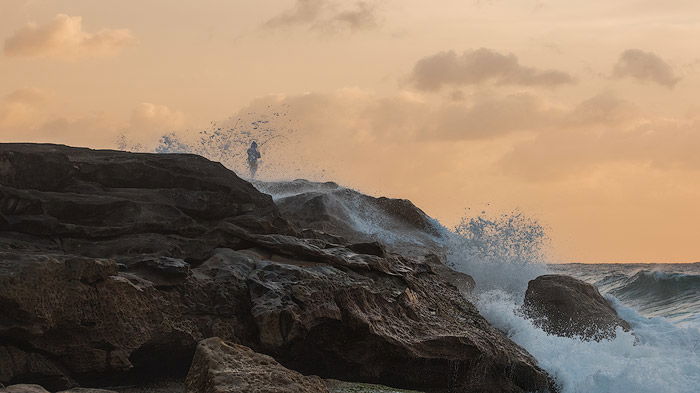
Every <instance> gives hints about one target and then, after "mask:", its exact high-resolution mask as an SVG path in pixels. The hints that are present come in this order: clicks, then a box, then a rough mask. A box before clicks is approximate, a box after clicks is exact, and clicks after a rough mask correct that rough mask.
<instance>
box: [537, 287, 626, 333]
mask: <svg viewBox="0 0 700 393" xmlns="http://www.w3.org/2000/svg"><path fill="white" fill-rule="evenodd" d="M523 310H524V312H525V313H526V314H527V315H528V316H529V317H530V318H532V319H533V320H534V321H535V323H536V324H537V325H538V326H539V327H541V328H542V329H544V330H545V331H546V332H549V333H551V334H556V335H559V336H564V337H572V336H580V337H583V338H585V339H589V340H590V339H593V340H596V341H600V340H602V339H606V338H612V337H615V329H616V328H617V327H618V326H620V327H622V328H623V329H624V330H626V331H628V330H630V325H629V323H627V321H625V320H623V319H621V318H620V317H618V315H617V313H616V312H615V309H613V308H612V306H610V304H609V303H608V302H607V300H605V298H603V296H601V294H600V292H598V289H597V288H596V287H594V286H593V285H591V284H589V283H586V282H584V281H581V280H578V279H576V278H573V277H569V276H564V275H558V274H549V275H544V276H539V277H537V278H536V279H534V280H532V281H530V282H529V283H528V286H527V291H526V292H525V302H524V304H523Z"/></svg>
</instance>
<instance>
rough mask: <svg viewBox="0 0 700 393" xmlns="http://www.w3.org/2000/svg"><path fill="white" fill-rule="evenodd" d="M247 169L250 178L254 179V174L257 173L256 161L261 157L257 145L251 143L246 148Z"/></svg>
mask: <svg viewBox="0 0 700 393" xmlns="http://www.w3.org/2000/svg"><path fill="white" fill-rule="evenodd" d="M247 152H248V168H249V169H250V178H251V179H255V172H257V171H258V159H260V157H261V155H260V152H259V151H258V144H257V143H256V142H255V141H253V143H251V144H250V147H249V148H248V151H247Z"/></svg>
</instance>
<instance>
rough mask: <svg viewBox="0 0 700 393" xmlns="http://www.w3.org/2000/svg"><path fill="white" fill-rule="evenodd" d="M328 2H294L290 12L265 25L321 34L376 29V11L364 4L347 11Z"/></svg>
mask: <svg viewBox="0 0 700 393" xmlns="http://www.w3.org/2000/svg"><path fill="white" fill-rule="evenodd" d="M338 4H342V3H336V2H331V1H329V0H297V2H296V4H295V5H294V6H293V7H292V8H291V9H289V10H286V11H284V12H282V13H281V14H279V15H277V16H275V17H273V18H272V19H270V20H268V21H267V22H265V24H264V27H266V28H270V29H279V28H288V27H295V26H301V27H306V28H308V29H309V30H316V31H322V32H331V33H339V32H344V31H346V32H356V31H360V30H367V29H373V28H376V27H378V26H379V18H378V16H377V14H376V7H375V6H374V5H373V4H371V3H369V2H366V1H357V2H354V3H352V6H351V7H350V8H340V7H339V5H338Z"/></svg>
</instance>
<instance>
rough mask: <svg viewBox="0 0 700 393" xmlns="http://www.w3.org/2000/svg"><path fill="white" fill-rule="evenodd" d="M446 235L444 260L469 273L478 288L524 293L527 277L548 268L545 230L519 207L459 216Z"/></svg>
mask: <svg viewBox="0 0 700 393" xmlns="http://www.w3.org/2000/svg"><path fill="white" fill-rule="evenodd" d="M449 239H450V240H449V243H448V246H447V249H448V255H447V263H448V264H449V265H450V266H451V267H453V268H454V269H456V270H459V271H461V272H463V273H467V274H469V275H471V276H472V277H473V278H474V280H475V281H476V283H477V290H479V291H487V290H494V289H499V290H503V291H506V292H509V293H524V292H525V289H526V288H527V283H528V281H530V280H532V279H533V278H535V277H537V276H539V275H542V274H545V273H546V272H547V269H546V265H545V264H544V262H545V247H546V245H547V244H548V238H547V236H546V231H545V229H544V227H543V226H542V225H541V224H540V223H539V222H538V221H537V220H536V219H534V218H531V217H527V216H525V215H524V214H523V213H522V212H520V211H514V212H511V213H503V214H500V215H497V216H495V217H492V218H491V217H488V216H483V215H482V216H477V217H465V218H462V220H461V221H460V223H459V224H458V225H457V226H456V227H455V228H454V230H453V231H452V236H450V238H449Z"/></svg>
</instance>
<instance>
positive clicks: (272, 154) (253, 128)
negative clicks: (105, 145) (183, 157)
mask: <svg viewBox="0 0 700 393" xmlns="http://www.w3.org/2000/svg"><path fill="white" fill-rule="evenodd" d="M268 109H269V111H268V112H266V113H258V112H247V113H240V114H238V115H237V116H234V117H231V118H229V119H227V120H225V121H223V122H221V123H217V122H212V123H210V124H209V126H208V127H207V128H205V129H203V130H199V131H196V132H194V131H184V132H169V133H167V134H163V135H161V136H160V137H159V138H158V140H157V141H155V142H154V143H155V146H153V144H150V145H149V144H143V143H135V142H133V141H130V140H129V139H128V138H127V137H126V136H125V135H120V136H119V137H118V138H117V141H116V142H117V147H118V148H119V149H120V150H126V151H138V152H144V151H153V152H155V153H164V154H165V153H190V154H197V155H200V156H203V157H206V158H208V159H210V160H212V161H217V162H220V163H221V164H223V165H224V166H226V167H227V168H229V169H231V170H233V171H234V172H236V173H237V174H245V173H248V168H247V164H246V155H245V151H246V149H247V148H248V147H249V146H250V143H251V142H253V141H256V142H257V144H258V148H259V150H260V151H261V153H262V155H263V157H262V160H261V169H260V173H261V174H262V175H263V177H266V178H275V177H279V176H280V175H282V176H284V175H288V174H290V172H292V170H291V169H290V168H294V167H295V165H294V160H299V159H303V157H301V155H300V151H301V150H300V149H298V148H296V146H295V145H296V144H298V143H299V141H298V140H297V139H296V138H294V134H295V133H296V132H297V128H296V127H295V125H294V123H293V122H292V120H291V119H289V118H288V116H287V113H286V112H283V111H275V110H272V108H268ZM146 146H152V147H151V148H147V147H146ZM290 151H293V152H294V153H293V154H290ZM290 157H292V158H291V159H290ZM296 167H298V166H296Z"/></svg>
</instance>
